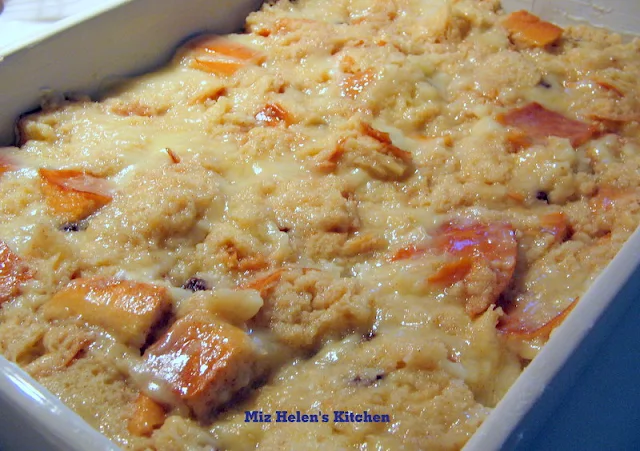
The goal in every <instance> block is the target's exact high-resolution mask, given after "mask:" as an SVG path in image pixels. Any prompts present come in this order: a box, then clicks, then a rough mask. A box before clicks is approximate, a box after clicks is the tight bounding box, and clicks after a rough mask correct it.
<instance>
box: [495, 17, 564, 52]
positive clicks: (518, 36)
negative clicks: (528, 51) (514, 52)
mask: <svg viewBox="0 0 640 451" xmlns="http://www.w3.org/2000/svg"><path fill="white" fill-rule="evenodd" d="M503 25H504V27H505V28H506V29H507V30H508V31H509V33H510V34H511V35H512V37H513V38H514V39H515V40H516V41H519V42H522V43H523V44H525V45H527V46H530V47H544V46H547V45H549V44H553V43H554V42H556V41H557V40H558V39H560V37H561V36H562V31H563V30H562V28H560V27H558V26H557V25H554V24H552V23H549V22H545V21H544V20H541V19H540V18H539V17H538V16H536V15H534V14H531V13H530V12H528V11H524V10H522V11H516V12H513V13H511V14H509V15H508V16H507V18H506V19H505V21H504V22H503Z"/></svg>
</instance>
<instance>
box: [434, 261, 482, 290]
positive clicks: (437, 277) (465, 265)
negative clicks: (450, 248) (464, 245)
mask: <svg viewBox="0 0 640 451" xmlns="http://www.w3.org/2000/svg"><path fill="white" fill-rule="evenodd" d="M472 268H473V259H471V258H469V257H463V258H460V259H458V260H454V261H452V262H449V263H445V264H444V265H442V266H441V267H440V269H439V270H438V271H437V272H436V273H435V274H432V275H430V276H429V277H428V278H427V281H428V282H429V283H435V284H439V285H444V286H451V285H453V284H454V283H456V282H459V281H461V280H463V279H464V278H465V277H466V276H467V274H469V272H470V271H471V269H472Z"/></svg>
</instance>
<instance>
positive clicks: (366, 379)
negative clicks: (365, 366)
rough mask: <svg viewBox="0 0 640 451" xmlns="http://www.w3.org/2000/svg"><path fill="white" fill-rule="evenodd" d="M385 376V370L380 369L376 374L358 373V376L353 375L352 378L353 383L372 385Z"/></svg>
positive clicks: (365, 385)
mask: <svg viewBox="0 0 640 451" xmlns="http://www.w3.org/2000/svg"><path fill="white" fill-rule="evenodd" d="M384 377H385V373H384V372H383V371H380V372H378V373H376V374H375V375H367V376H361V375H359V374H357V375H356V376H354V377H353V379H351V383H352V384H355V385H362V386H364V387H370V386H372V385H373V384H375V383H376V382H378V381H381V380H382V379H384Z"/></svg>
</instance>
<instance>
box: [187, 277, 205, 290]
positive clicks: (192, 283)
mask: <svg viewBox="0 0 640 451" xmlns="http://www.w3.org/2000/svg"><path fill="white" fill-rule="evenodd" d="M182 288H184V289H185V290H191V291H204V290H208V288H207V282H206V281H204V280H202V279H199V278H197V277H192V278H191V279H189V280H187V281H186V282H185V283H184V285H182Z"/></svg>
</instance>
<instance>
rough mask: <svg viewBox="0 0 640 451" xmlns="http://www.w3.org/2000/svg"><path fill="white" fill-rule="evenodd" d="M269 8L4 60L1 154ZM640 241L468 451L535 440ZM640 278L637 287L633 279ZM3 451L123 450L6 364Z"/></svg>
mask: <svg viewBox="0 0 640 451" xmlns="http://www.w3.org/2000/svg"><path fill="white" fill-rule="evenodd" d="M260 3H261V1H260V0H189V1H188V2H185V1H183V0H113V4H111V5H107V6H104V7H103V8H102V9H101V10H100V11H93V12H91V13H87V14H85V15H83V16H80V17H74V18H72V19H70V20H65V21H62V22H60V23H59V24H58V25H56V27H54V30H53V31H51V32H48V33H47V34H46V35H42V36H38V37H36V38H35V39H33V40H32V41H31V42H29V43H27V44H25V43H21V44H20V45H17V46H16V47H15V48H13V49H9V51H8V52H7V55H6V56H5V57H4V58H2V57H0V105H2V108H0V145H6V144H10V143H11V142H12V140H13V125H14V123H15V119H16V117H18V116H19V115H20V114H22V113H24V112H25V111H29V110H30V109H33V108H35V107H37V105H38V100H39V97H40V95H41V93H42V92H43V90H54V91H58V92H69V91H73V92H96V91H98V90H100V89H101V88H102V87H104V86H106V85H109V84H111V83H112V82H113V81H114V78H115V79H117V78H119V77H123V76H127V75H132V74H136V73H141V72H144V71H147V70H150V69H153V68H154V67H157V66H158V65H160V64H161V63H162V62H164V61H166V60H167V58H168V57H169V55H170V54H171V53H172V52H173V50H174V49H175V48H176V46H177V45H179V44H180V43H181V42H184V40H185V39H186V38H187V37H189V36H191V35H193V34H195V33H198V32H202V31H214V32H219V33H226V32H231V31H234V30H237V29H239V28H240V27H241V25H242V23H243V19H244V17H245V16H246V14H247V13H248V12H249V11H250V10H252V9H256V8H257V7H258V6H259V4H260ZM503 4H504V6H505V8H506V9H508V10H515V9H522V8H525V9H528V10H530V11H533V12H534V13H536V14H538V15H540V16H542V17H543V18H546V19H549V20H552V21H554V22H556V23H560V24H565V23H568V22H575V21H585V22H588V23H592V24H594V25H598V26H606V27H609V28H612V29H615V30H618V31H620V32H623V33H626V34H640V3H639V2H638V1H637V0H615V1H613V0H609V1H605V0H598V1H593V0H592V1H590V2H583V1H579V0H574V1H570V0H566V1H559V0H544V1H540V0H539V1H535V0H505V1H504V2H503ZM638 268H640V232H639V231H637V232H636V233H635V234H634V235H633V236H632V237H631V239H630V240H629V241H628V242H627V244H626V245H625V246H624V247H623V249H622V250H621V251H620V253H619V254H618V255H617V257H616V258H615V259H614V260H613V261H612V262H611V264H610V265H609V266H608V267H607V268H606V269H605V271H604V272H603V273H602V274H601V275H600V277H599V278H598V279H597V280H596V281H595V283H594V284H593V286H592V287H591V289H590V290H589V291H588V292H587V293H586V294H585V295H584V296H583V298H582V299H581V301H580V303H579V304H578V306H577V307H576V308H575V309H574V311H573V312H572V313H571V315H570V316H569V317H568V318H567V319H566V321H565V322H564V323H563V324H562V326H561V327H560V328H558V329H557V330H556V331H555V333H554V334H553V336H552V337H551V339H550V340H549V342H548V344H547V345H546V346H545V348H544V349H543V351H542V352H541V353H540V354H539V355H538V357H537V358H536V359H535V360H534V361H533V362H532V363H531V364H530V365H529V367H528V368H527V369H526V370H525V371H524V373H523V374H522V376H521V377H520V378H519V379H518V380H517V382H516V383H515V384H514V385H513V387H512V388H511V390H510V391H509V392H508V393H507V395H506V396H505V397H504V399H503V400H502V401H501V402H500V404H499V405H498V406H497V407H496V409H495V410H494V411H493V413H492V414H491V415H490V416H489V418H488V419H487V420H486V421H485V423H484V424H483V425H482V426H481V428H480V429H479V430H478V432H477V433H476V434H475V435H474V436H473V437H472V438H471V440H470V441H469V443H468V444H467V446H466V447H465V450H467V451H487V450H493V449H500V448H508V449H513V448H516V447H517V446H518V444H519V443H521V441H522V440H523V439H525V438H526V437H527V436H531V435H533V434H535V433H536V432H537V430H536V425H537V424H538V423H539V422H537V421H536V420H535V419H534V420H531V419H529V420H528V421H524V422H523V421H522V420H523V418H525V420H526V419H527V418H529V417H532V416H534V417H536V418H538V419H539V418H544V415H545V413H548V412H549V411H550V410H551V409H552V408H553V407H554V402H555V401H557V399H558V398H559V396H560V394H561V393H562V392H563V391H564V390H565V389H566V388H567V387H568V386H569V385H570V384H571V383H572V381H573V380H574V379H575V376H576V374H577V372H578V370H579V368H580V367H581V365H582V363H583V362H584V361H585V360H586V359H587V357H588V356H589V355H590V354H591V353H592V351H593V350H594V349H596V348H597V345H598V343H599V342H600V341H602V340H603V337H606V335H607V333H608V332H609V331H610V330H611V329H612V328H613V326H614V325H615V324H616V322H617V321H618V320H619V318H620V316H621V315H622V314H623V313H624V311H625V309H626V308H627V307H628V305H629V303H630V302H631V301H632V300H633V299H634V298H635V297H636V296H637V294H636V293H637V292H638V285H640V279H639V278H638V274H639V273H640V270H639V269H638ZM634 273H635V275H634ZM0 449H3V450H10V449H21V450H27V449H29V450H49V449H51V450H65V451H76V450H77V451H84V450H88V449H91V450H117V449H118V448H117V447H116V446H115V445H114V444H113V443H112V442H110V441H109V440H107V439H106V438H105V437H104V436H102V435H101V434H100V433H99V432H98V431H96V430H94V429H92V428H91V427H90V426H88V425H87V424H86V423H85V422H84V421H83V420H82V419H81V418H80V417H79V416H78V415H76V414H75V413H73V412H72V411H71V410H69V409H68V408H67V407H65V406H64V405H63V404H62V403H61V402H60V401H59V400H58V399H57V398H55V397H54V396H53V395H51V394H50V393H48V392H47V391H46V390H45V389H44V388H42V386H40V385H39V384H37V383H36V382H35V381H34V380H33V379H32V378H31V377H29V376H28V375H27V374H26V373H25V372H23V371H22V370H20V369H19V368H17V367H16V366H15V365H13V364H11V363H9V362H8V361H6V359H4V358H3V357H1V356H0Z"/></svg>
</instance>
